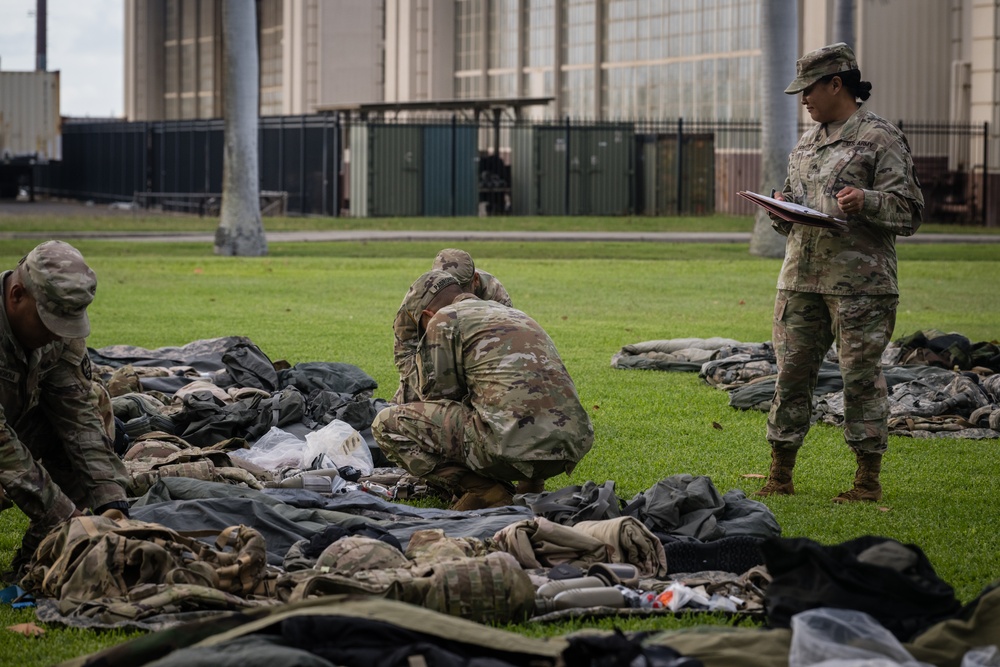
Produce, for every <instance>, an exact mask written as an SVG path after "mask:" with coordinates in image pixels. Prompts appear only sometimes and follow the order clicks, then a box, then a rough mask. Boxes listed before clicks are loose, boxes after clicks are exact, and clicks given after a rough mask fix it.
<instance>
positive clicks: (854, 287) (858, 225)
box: [773, 108, 924, 294]
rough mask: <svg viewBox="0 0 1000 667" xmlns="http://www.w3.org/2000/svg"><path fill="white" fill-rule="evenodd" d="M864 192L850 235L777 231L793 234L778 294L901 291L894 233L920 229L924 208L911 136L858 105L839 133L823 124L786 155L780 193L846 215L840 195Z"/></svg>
mask: <svg viewBox="0 0 1000 667" xmlns="http://www.w3.org/2000/svg"><path fill="white" fill-rule="evenodd" d="M848 186H851V187H855V188H859V189H861V190H864V193H865V202H864V207H863V209H862V212H861V213H860V214H858V215H850V216H847V218H846V219H847V223H848V225H849V226H850V232H848V233H841V232H837V231H834V230H829V229H825V228H821V227H812V226H806V225H792V224H790V223H786V222H783V221H777V222H774V223H773V226H774V228H775V229H776V230H777V231H778V232H780V233H782V234H785V235H786V236H788V241H787V242H786V245H785V262H784V265H783V266H782V267H781V274H780V276H779V277H778V289H787V290H795V291H800V292H818V293H822V294H898V293H899V289H898V286H897V282H896V236H897V235H901V236H910V235H912V234H913V233H915V232H916V231H917V228H918V227H919V226H920V219H921V211H922V210H923V206H924V199H923V195H921V193H920V184H919V183H918V182H917V177H916V174H915V173H914V169H913V160H912V158H911V157H910V147H909V145H908V144H907V141H906V137H905V136H903V133H902V132H900V131H899V130H898V129H897V128H896V127H895V126H893V125H892V124H891V123H889V122H887V121H885V120H884V119H882V118H879V117H878V116H876V115H875V114H873V113H871V112H870V111H868V110H866V109H864V108H861V109H859V110H858V111H857V112H855V113H854V115H853V116H851V117H850V118H849V119H848V120H847V122H846V123H845V124H844V126H843V128H842V129H841V132H840V134H839V136H834V137H833V138H832V139H831V138H828V137H827V134H826V126H825V125H817V126H816V127H815V128H813V129H812V130H810V131H808V132H806V133H805V135H803V136H802V138H801V139H800V140H799V143H798V145H797V146H796V147H795V150H793V151H792V153H791V155H789V156H788V177H787V179H786V180H785V185H784V188H783V189H782V192H781V194H782V196H783V197H784V198H785V199H786V200H788V201H794V202H796V203H798V204H804V205H806V206H809V207H811V208H814V209H817V210H819V211H822V212H823V213H827V214H829V215H834V216H836V217H839V218H844V217H845V216H844V213H843V212H842V211H841V210H840V208H839V207H838V206H837V198H836V194H837V193H838V192H839V191H840V190H842V189H843V188H845V187H848Z"/></svg>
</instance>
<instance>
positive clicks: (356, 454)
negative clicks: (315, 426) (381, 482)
mask: <svg viewBox="0 0 1000 667" xmlns="http://www.w3.org/2000/svg"><path fill="white" fill-rule="evenodd" d="M346 466H351V467H354V468H355V469H357V470H359V471H360V472H361V475H362V476H365V475H370V474H372V471H373V470H374V469H375V464H374V463H373V461H372V453H371V450H370V449H368V443H366V442H365V439H364V438H362V437H361V434H360V433H358V432H357V431H356V430H355V429H354V427H353V426H351V425H350V424H348V423H347V422H345V421H341V420H339V419H334V420H333V421H332V422H330V423H329V424H327V425H326V426H324V427H323V428H321V429H319V430H318V431H313V432H312V433H308V434H306V447H305V450H304V451H303V452H302V458H301V459H300V461H299V467H301V468H304V469H307V470H309V469H314V468H344V467H346Z"/></svg>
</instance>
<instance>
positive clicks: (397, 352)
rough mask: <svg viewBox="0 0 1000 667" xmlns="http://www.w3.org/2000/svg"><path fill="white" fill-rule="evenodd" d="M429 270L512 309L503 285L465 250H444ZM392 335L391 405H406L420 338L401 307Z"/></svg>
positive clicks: (412, 393)
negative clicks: (395, 385) (394, 382)
mask: <svg viewBox="0 0 1000 667" xmlns="http://www.w3.org/2000/svg"><path fill="white" fill-rule="evenodd" d="M431 269H432V270H438V271H444V272H446V273H450V274H451V275H452V276H453V277H454V278H455V280H457V281H458V283H459V285H461V286H462V289H463V290H464V291H466V292H469V293H470V294H475V295H476V296H478V297H479V298H480V299H486V300H487V301H496V302H497V303H502V304H503V305H505V306H513V305H514V304H513V303H511V300H510V295H509V294H507V290H506V289H504V286H503V284H502V283H501V282H500V281H499V280H497V279H496V277H494V276H493V275H491V274H489V273H487V272H486V271H482V270H480V269H477V268H476V263H475V262H474V261H473V259H472V255H470V254H469V253H467V252H465V251H464V250H459V249H457V248H445V249H444V250H442V251H441V252H439V253H438V254H437V256H436V257H435V258H434V263H433V264H432V266H431ZM392 332H393V336H394V343H393V360H394V362H395V364H396V368H397V369H398V370H399V389H397V390H396V395H395V396H394V397H393V402H394V403H406V402H409V401H413V400H416V397H417V395H416V391H415V390H414V387H413V385H414V384H415V382H416V368H415V365H414V358H415V355H416V351H417V341H418V340H419V338H420V336H419V334H418V333H417V328H416V325H414V323H413V320H411V319H410V318H409V317H407V316H406V313H404V312H403V309H402V307H400V309H399V312H397V313H396V320H395V321H394V322H393V324H392Z"/></svg>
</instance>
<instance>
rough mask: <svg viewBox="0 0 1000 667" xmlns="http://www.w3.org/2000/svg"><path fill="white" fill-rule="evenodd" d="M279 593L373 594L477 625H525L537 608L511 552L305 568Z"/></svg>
mask: <svg viewBox="0 0 1000 667" xmlns="http://www.w3.org/2000/svg"><path fill="white" fill-rule="evenodd" d="M324 569H326V570H329V568H324ZM277 589H278V597H279V598H280V599H282V600H285V601H289V602H298V601H301V600H306V599H310V598H315V597H325V596H328V595H343V594H355V595H358V594H361V595H370V596H375V597H381V598H385V599H387V600H399V601H401V602H408V603H410V604H415V605H419V606H422V607H426V608H427V609H433V610H434V611H438V612H441V613H444V614H448V615H450V616H457V617H459V618H465V619H468V620H470V621H476V622H477V623H509V622H518V621H523V620H524V619H525V618H527V617H528V615H529V613H530V612H531V611H532V610H533V609H534V604H535V587H534V585H533V584H532V583H531V579H530V578H529V577H528V574H527V573H526V572H525V571H524V570H523V569H522V568H521V566H520V565H519V564H518V563H517V561H516V560H514V558H513V557H511V556H510V555H509V554H505V553H493V554H490V555H489V556H483V557H475V558H453V559H443V560H438V561H434V562H430V563H426V564H421V565H416V564H415V565H413V566H410V567H396V568H387V569H382V570H359V571H354V572H350V573H346V572H333V571H326V572H324V571H322V570H321V569H311V570H300V571H298V572H293V573H289V574H287V575H284V576H282V577H280V578H279V579H278V581H277Z"/></svg>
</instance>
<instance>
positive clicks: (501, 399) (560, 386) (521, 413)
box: [417, 295, 594, 469]
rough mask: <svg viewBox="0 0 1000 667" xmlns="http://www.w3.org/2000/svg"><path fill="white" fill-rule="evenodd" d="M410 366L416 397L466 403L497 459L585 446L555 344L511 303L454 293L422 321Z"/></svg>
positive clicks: (582, 419) (565, 457) (579, 452)
mask: <svg viewBox="0 0 1000 667" xmlns="http://www.w3.org/2000/svg"><path fill="white" fill-rule="evenodd" d="M417 373H418V379H419V394H420V398H421V400H428V401H430V400H440V399H448V400H453V401H460V402H464V403H466V404H467V405H470V406H471V407H472V409H473V410H475V412H476V413H477V415H478V417H479V419H481V420H482V423H483V424H484V425H486V427H487V428H488V429H489V430H490V431H492V433H493V442H492V443H491V445H492V446H495V447H496V449H497V452H498V454H499V456H500V457H501V458H503V459H506V460H508V461H552V460H558V461H569V462H571V463H576V462H578V461H579V460H580V459H581V458H583V456H584V455H585V454H586V453H587V452H588V451H590V446H591V444H592V443H593V440H594V431H593V427H592V426H591V424H590V417H589V415H588V414H587V411H586V410H584V408H583V406H582V405H581V404H580V398H579V396H578V395H577V393H576V387H575V386H574V384H573V380H572V379H571V378H570V376H569V373H568V372H567V371H566V367H565V366H564V365H563V362H562V359H560V357H559V353H558V352H557V351H556V347H555V344H554V343H553V342H552V339H551V338H549V336H548V334H546V333H545V331H544V330H543V329H542V327H541V326H539V324H538V323H537V322H535V321H534V320H533V319H531V318H530V317H528V316H527V315H525V314H524V313H522V312H521V311H519V310H516V309H514V308H508V307H506V306H503V305H500V304H498V303H496V302H494V301H483V300H480V299H476V298H474V297H472V296H471V295H465V296H463V297H459V298H458V300H456V301H455V303H453V304H451V305H450V306H445V307H444V308H442V309H441V310H439V311H438V312H437V314H436V315H435V316H434V317H433V318H432V319H431V321H430V322H429V323H428V326H427V332H426V333H425V334H424V337H423V338H422V339H421V341H420V346H419V354H418V357H417ZM570 469H571V468H570Z"/></svg>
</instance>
